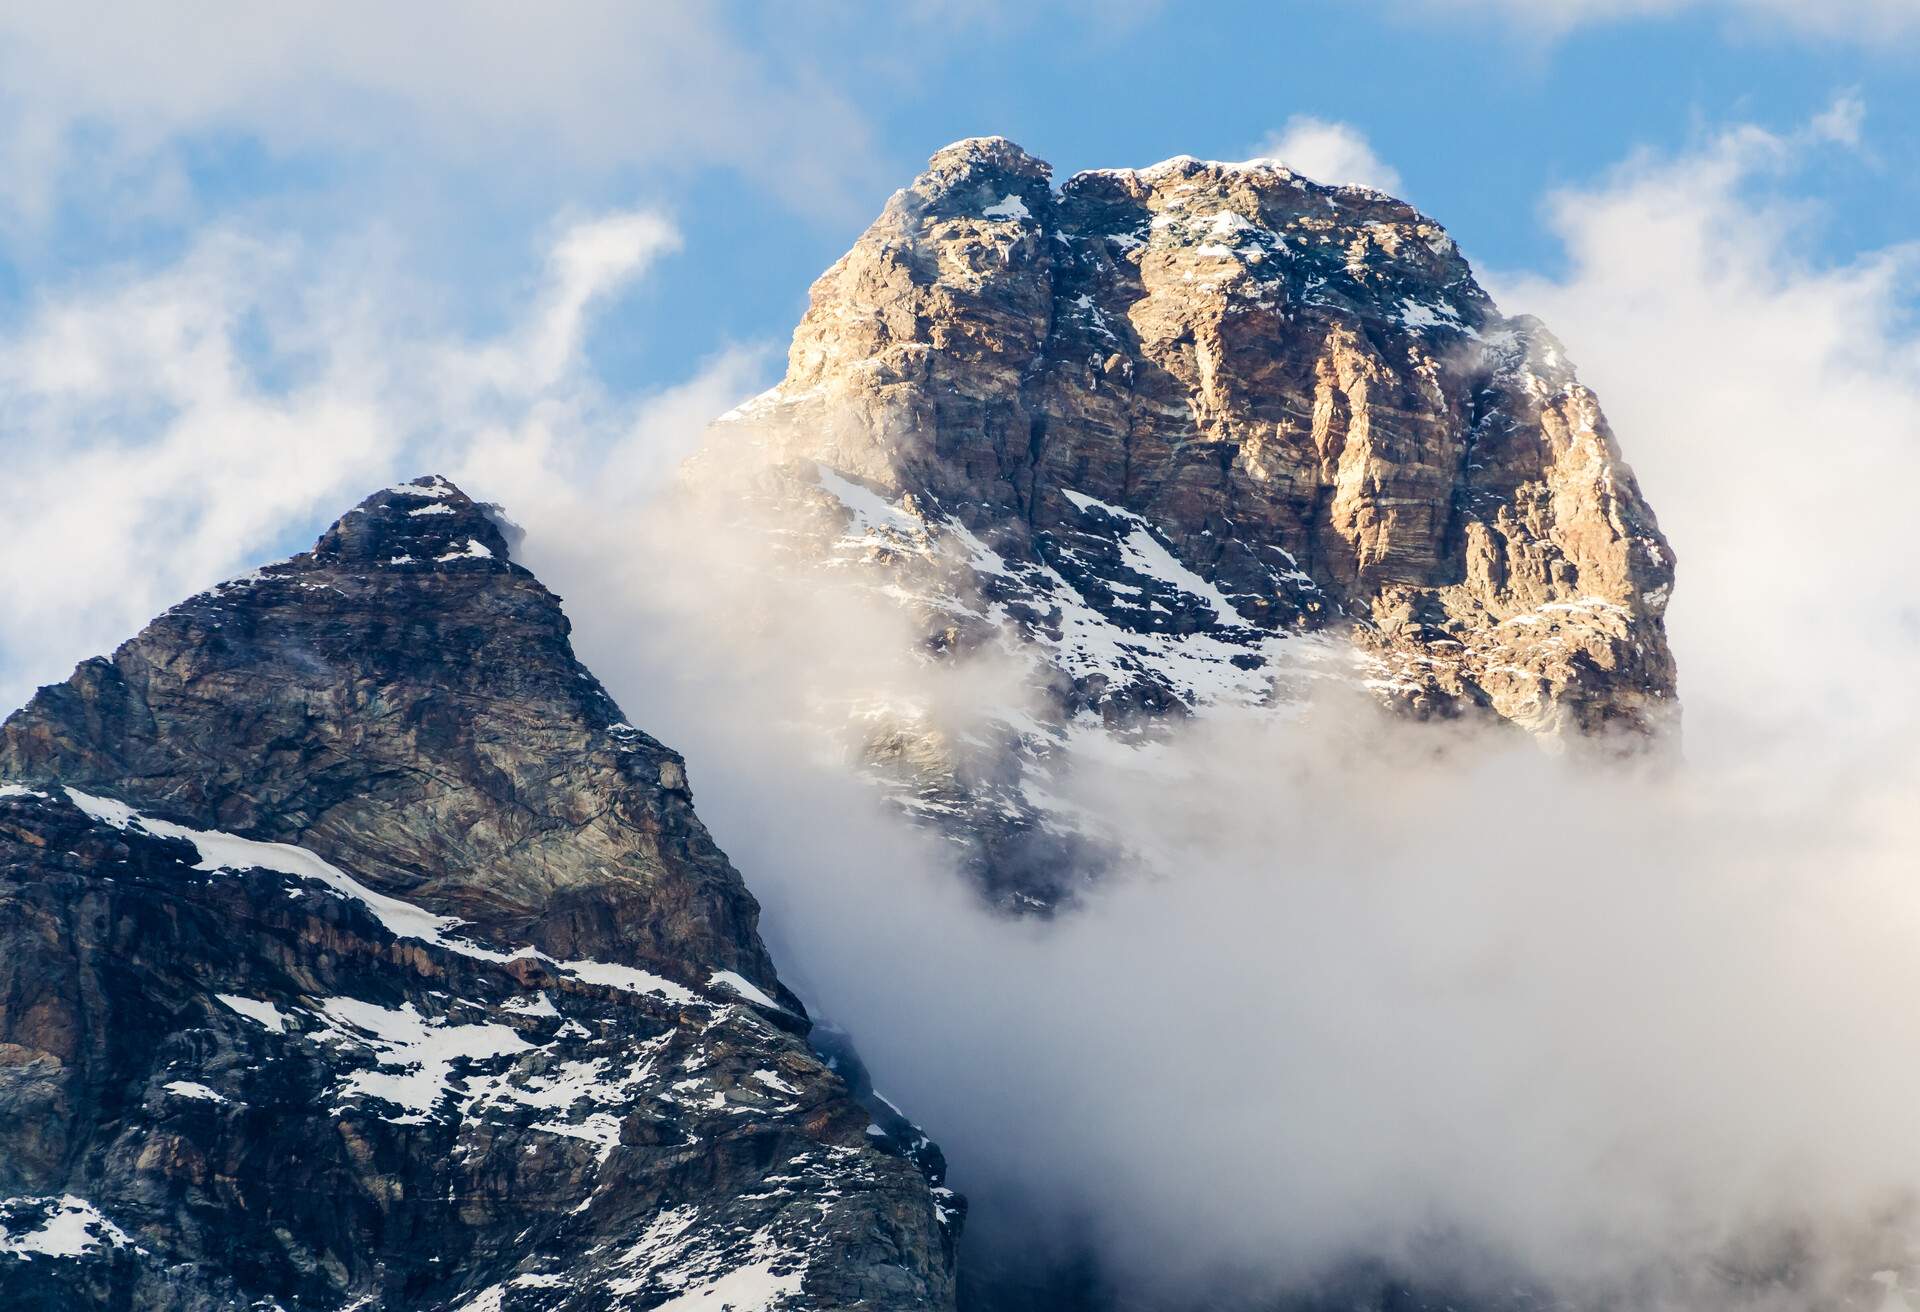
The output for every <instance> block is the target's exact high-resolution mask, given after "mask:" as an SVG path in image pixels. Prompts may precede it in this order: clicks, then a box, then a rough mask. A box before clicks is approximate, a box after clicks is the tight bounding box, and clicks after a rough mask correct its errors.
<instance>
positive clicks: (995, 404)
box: [731, 138, 1674, 736]
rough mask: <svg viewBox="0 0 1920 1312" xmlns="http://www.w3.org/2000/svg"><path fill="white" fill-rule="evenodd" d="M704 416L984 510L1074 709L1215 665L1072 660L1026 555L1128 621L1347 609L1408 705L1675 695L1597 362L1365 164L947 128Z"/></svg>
mask: <svg viewBox="0 0 1920 1312" xmlns="http://www.w3.org/2000/svg"><path fill="white" fill-rule="evenodd" d="M731 418H732V419H733V420H734V423H733V425H731V427H734V428H736V429H737V428H740V427H748V428H751V429H752V430H754V432H755V433H756V434H757V435H759V436H760V439H761V440H762V441H763V442H765V443H766V444H767V446H768V447H769V448H770V449H771V451H772V452H773V454H774V455H775V457H776V458H777V459H780V460H785V461H789V462H815V463H817V464H818V465H820V466H822V467H824V468H826V469H827V470H829V471H833V472H835V473H837V474H838V475H840V476H843V477H845V478H849V479H852V480H854V481H855V482H856V483H857V484H859V485H860V486H862V487H864V488H866V489H869V490H872V491H876V492H878V493H879V494H880V495H881V496H882V497H883V498H884V499H885V500H886V501H888V502H890V503H892V504H893V505H894V507H895V509H897V510H901V511H904V512H905V513H907V514H910V515H913V516H917V517H919V518H921V519H923V520H924V521H925V522H926V524H927V525H928V526H929V529H928V531H929V532H931V533H932V534H933V535H934V536H939V533H940V532H941V530H942V529H943V527H946V526H951V525H958V526H964V528H965V529H967V530H969V531H970V532H971V533H972V534H974V535H976V536H977V538H978V539H979V540H980V542H981V543H983V544H984V545H985V546H986V547H987V548H989V549H990V550H991V551H992V552H993V553H994V555H995V557H996V559H997V562H998V572H997V574H996V573H994V572H993V571H978V570H977V572H981V573H982V575H983V577H982V578H981V580H980V584H979V589H978V590H979V591H980V592H981V593H983V594H984V595H986V596H987V597H988V598H989V599H993V600H1000V601H1004V602H1006V603H1007V604H1008V606H1009V614H1010V616H1011V617H1012V618H1013V619H1014V620H1015V621H1016V622H1018V623H1020V624H1022V625H1023V626H1025V628H1026V629H1027V631H1028V633H1029V636H1033V635H1036V634H1037V635H1039V637H1040V639H1041V640H1042V641H1043V642H1045V643H1048V644H1050V645H1052V646H1053V647H1055V648H1060V649H1061V652H1060V658H1059V659H1058V660H1057V661H1056V663H1057V664H1059V665H1060V667H1061V668H1062V669H1063V670H1064V671H1065V673H1066V674H1067V675H1068V676H1069V677H1070V678H1071V679H1072V680H1073V681H1074V683H1075V695H1076V696H1077V698H1078V700H1079V702H1080V703H1081V704H1082V705H1084V706H1088V707H1091V708H1093V709H1097V710H1102V711H1108V710H1110V709H1111V708H1112V707H1114V706H1116V705H1117V706H1118V707H1120V709H1122V710H1123V711H1125V712H1127V713H1133V712H1135V711H1138V710H1140V709H1145V710H1147V711H1149V712H1159V711H1163V710H1165V709H1166V708H1167V706H1168V704H1170V703H1178V704H1179V705H1180V706H1181V707H1184V708H1190V707H1192V706H1194V705H1195V704H1197V703H1199V702H1204V701H1206V700H1208V698H1209V696H1210V695H1211V693H1210V691H1209V690H1208V689H1207V688H1205V687H1196V686H1193V685H1192V684H1190V683H1186V682H1183V681H1182V680H1181V679H1180V678H1179V677H1177V676H1170V675H1169V673H1168V671H1167V670H1165V669H1164V668H1159V667H1157V666H1156V665H1155V664H1154V662H1153V661H1151V660H1148V661H1146V662H1140V661H1135V660H1130V659H1128V658H1127V656H1126V655H1125V654H1123V656H1122V658H1121V659H1120V660H1119V661H1118V663H1117V664H1116V665H1114V666H1112V667H1111V668H1106V669H1102V670H1098V671H1095V670H1092V669H1090V668H1082V667H1077V666H1076V663H1075V661H1074V659H1073V656H1074V652H1073V650H1072V645H1073V644H1072V643H1071V641H1070V640H1069V639H1068V637H1067V636H1066V635H1063V629H1070V628H1071V627H1072V623H1071V616H1070V615H1063V609H1062V601H1063V597H1062V593H1061V589H1060V588H1058V587H1056V586H1054V584H1053V582H1052V581H1051V579H1050V578H1048V577H1046V576H1047V575H1052V576H1055V577H1057V578H1058V579H1059V580H1060V581H1061V582H1062V583H1064V584H1065V585H1066V590H1067V592H1068V593H1070V594H1071V595H1068V596H1066V597H1065V598H1064V601H1065V608H1066V609H1067V610H1070V609H1071V608H1072V607H1073V606H1076V605H1081V604H1084V605H1086V606H1090V607H1092V608H1093V609H1094V610H1096V611H1097V612H1098V613H1099V615H1100V617H1101V619H1102V621H1104V622H1105V623H1107V624H1108V625H1110V626H1111V627H1112V629H1113V630H1114V631H1115V633H1117V634H1118V635H1119V641H1120V642H1121V643H1122V644H1123V645H1127V644H1129V643H1131V644H1132V645H1139V642H1141V641H1144V642H1146V643H1147V644H1148V645H1152V644H1153V643H1155V642H1158V641H1159V640H1160V639H1162V638H1164V637H1166V636H1168V635H1171V636H1172V637H1174V638H1186V637H1188V636H1190V635H1196V634H1197V635H1201V636H1203V637H1205V638H1208V639H1209V640H1211V641H1214V642H1220V643H1224V644H1226V645H1227V646H1229V647H1239V648H1241V649H1242V651H1241V652H1240V653H1238V654H1239V655H1240V657H1241V659H1239V660H1238V661H1237V662H1235V663H1236V665H1237V666H1239V667H1242V668H1246V669H1259V668H1262V667H1267V666H1270V665H1271V663H1272V660H1271V649H1270V645H1269V644H1268V642H1267V640H1268V639H1269V638H1270V637H1271V636H1272V635H1276V634H1287V633H1303V632H1306V633H1311V632H1333V633H1338V634H1341V635H1342V636H1347V637H1351V638H1352V639H1353V640H1354V642H1355V644H1356V646H1357V648H1358V650H1359V651H1360V652H1361V653H1362V654H1363V657H1364V659H1365V661H1366V662H1367V664H1368V670H1367V674H1368V677H1369V678H1370V679H1371V681H1372V683H1373V684H1374V686H1375V687H1376V688H1377V689H1378V690H1379V691H1380V692H1381V693H1382V694H1383V695H1385V696H1387V697H1388V698H1389V699H1391V700H1393V701H1395V702H1397V703H1399V704H1401V705H1402V706H1404V707H1406V708H1408V709H1411V710H1413V711H1414V712H1416V713H1419V714H1447V715H1450V714H1457V713H1460V712H1461V711H1463V710H1465V709H1468V708H1484V709H1485V710H1487V711H1490V712H1491V713H1492V714H1494V715H1495V716H1497V717H1500V718H1503V719H1506V720H1509V721H1512V722H1514V723H1516V724H1518V725H1520V726H1522V727H1524V728H1527V729H1530V730H1535V731H1540V732H1546V733H1552V734H1556V735H1562V736H1575V735H1583V734H1599V733H1602V732H1612V731H1616V730H1624V731H1627V732H1629V733H1631V734H1647V733H1656V732H1659V731H1660V730H1662V729H1664V728H1666V727H1667V726H1668V722H1669V721H1670V719H1671V718H1672V715H1673V706H1674V702H1673V695H1674V668H1673V662H1672V659H1671V656H1670V655H1669V653H1668V649H1667V644H1666V637H1665V632H1664V627H1663V624H1662V618H1661V617H1662V614H1663V612H1664V609H1665V605H1666V601H1667V598H1668V595H1669V592H1670V589H1671V586H1672V581H1673V557H1672V553H1671V552H1670V550H1669V549H1668V547H1667V545H1666V543H1665V541H1664V539H1663V538H1662V537H1661V535H1660V532H1659V529H1658V527H1657V525H1656V523H1655V520H1654V516H1653V513H1652V511H1651V510H1650V509H1649V508H1648V506H1647V505H1646V503H1645V501H1644V500H1643V498H1642V497H1641V495H1640V491H1639V488H1638V486H1637V485H1636V483H1635V481H1634V478H1633V475H1632V472H1631V471H1630V470H1629V469H1628V467H1627V466H1626V464H1625V462H1624V460H1623V459H1622V458H1621V455H1620V451H1619V448H1618V446H1617V445H1616V443H1615V441H1614V439H1613V435H1612V433H1611V431H1610V430H1609V429H1608V427H1607V424H1606V421H1605V418H1604V417H1603V416H1602V414H1601V412H1600V408H1599V405H1598V403H1597V402H1596V400H1595V398H1594V396H1593V394H1592V393H1591V392H1590V391H1589V390H1588V389H1587V388H1585V387H1584V386H1582V385H1581V384H1580V383H1579V382H1578V381H1577V380H1576V379H1575V377H1574V375H1573V372H1572V370H1571V368H1570V367H1569V366H1568V365H1567V363H1566V362H1565V360H1564V358H1563V356H1562V354H1561V351H1560V348H1559V345H1558V344H1557V343H1556V342H1555V341H1554V339H1553V338H1552V337H1551V336H1550V335H1549V334H1548V333H1547V332H1546V330H1545V329H1544V328H1543V327H1542V326H1541V325H1540V324H1539V323H1538V322H1536V321H1534V320H1532V319H1529V318H1525V317H1518V318H1505V317H1503V316H1502V315H1501V314H1500V313H1499V312H1498V311H1497V310H1496V309H1495V307H1494V305H1493V303H1492V301H1491V300H1490V299H1489V298H1488V296H1487V295H1486V293H1485V292H1484V291H1482V290H1481V288H1480V287H1479V285H1478V284H1477V283H1476V282H1475V281H1474V278H1473V275H1472V271H1471V270H1470V269H1469V268H1468V266H1467V263H1466V261H1465V260H1464V259H1463V258H1462V257H1461V255H1460V253H1459V250H1458V248H1457V247H1456V246H1455V245H1454V243H1453V241H1452V240H1451V239H1450V238H1449V237H1448V236H1447V235H1446V233H1445V232H1443V231H1442V230H1441V229H1440V228H1439V227H1438V226H1437V225H1435V224H1434V223H1433V222H1432V221H1430V220H1428V219H1426V218H1425V217H1423V216H1422V215H1420V214H1419V213H1417V212H1416V211H1414V210H1413V209H1412V208H1410V207H1409V206H1407V205H1405V204H1403V203H1401V202H1399V201H1396V200H1393V199H1391V198H1389V197H1387V196H1384V195H1381V194H1379V193H1377V192H1374V191H1370V190H1367V189H1364V188H1356V187H1326V186H1321V185H1318V184H1315V183H1313V182H1310V181H1309V180H1307V179H1305V178H1302V177H1299V176H1297V175H1295V174H1293V173H1291V172H1290V171H1288V170H1287V169H1285V168H1284V167H1282V166H1279V165H1277V164H1273V163H1269V162H1255V163H1251V164H1240V165H1223V164H1213V163H1205V162H1201V161H1198V160H1192V159H1185V158H1182V159H1177V160H1172V161H1169V162H1167V163H1165V164H1161V165H1158V166H1156V167H1154V168H1150V169H1143V170H1132V169H1120V170H1102V171H1096V172H1089V173H1082V174H1079V175H1076V176H1075V177H1073V178H1070V179H1068V180H1067V182H1066V183H1065V184H1064V185H1063V186H1062V187H1061V188H1060V189H1059V190H1058V191H1057V192H1056V191H1054V190H1053V189H1052V188H1051V186H1050V169H1049V167H1048V166H1047V165H1046V164H1044V163H1042V162H1040V161H1038V160H1036V159H1034V158H1032V157H1031V156H1029V155H1027V154H1026V153H1024V152H1023V151H1021V150H1020V149H1019V148H1018V147H1017V146H1015V145H1013V144H1012V143H1011V142H1008V141H1005V140H1003V139H1000V138H986V139H976V140H971V141H965V142H961V143H959V144H957V145H954V146H951V147H949V148H947V149H946V150H943V151H941V152H940V153H939V154H938V155H936V156H934V158H933V160H932V162H931V164H930V165H929V168H928V171H927V172H926V173H925V174H923V175H922V176H921V177H920V178H919V179H918V180H916V181H915V182H914V184H913V185H912V186H911V187H909V188H908V189H906V190H904V191H901V192H899V193H896V195H895V196H894V198H893V199H892V200H891V201H890V202H889V204H888V206H887V208H886V210H885V212H884V213H883V214H882V215H881V216H880V218H879V219H878V220H877V221H876V222H875V223H874V224H873V226H872V227H871V228H869V229H868V231H867V232H866V234H865V235H864V236H862V237H861V239H860V240H859V242H858V243H857V244H856V245H855V246H854V248H853V250H852V251H850V252H849V253H848V254H847V255H846V256H845V257H844V258H843V259H841V260H840V262H839V263H837V264H836V265H835V266H834V267H833V268H832V269H830V270H829V271H828V272H827V273H826V274H825V275H824V276H823V277H822V278H821V279H820V280H819V281H818V282H817V283H816V284H815V286H814V289H813V297H812V306H811V308H810V309H809V310H808V312H807V315H806V317H805V319H804V320H803V321H802V323H801V324H800V327H799V329H798V330H797V332H796V333H795V335H794V340H793V347H792V352H791V356H790V359H789V366H788V371H787V376H786V378H785V380H784V381H783V382H782V383H781V384H780V385H779V387H777V388H776V389H774V390H773V391H772V392H770V393H768V394H767V395H766V396H764V397H762V398H759V399H757V400H756V401H755V402H753V403H751V404H750V405H749V406H747V407H743V409H742V410H741V411H740V412H736V414H735V415H734V416H731ZM965 551H966V552H971V553H972V554H973V556H974V557H975V560H974V564H975V566H976V569H977V567H978V565H979V561H980V557H979V553H978V552H977V551H975V550H974V548H973V547H972V546H970V545H969V546H967V547H966V548H965ZM1142 555H1144V556H1148V557H1155V558H1156V559H1157V558H1158V557H1159V556H1162V555H1164V556H1165V557H1168V558H1170V562H1169V561H1159V562H1158V564H1160V565H1165V566H1166V567H1165V568H1150V569H1143V568H1140V567H1139V566H1140V561H1139V560H1137V559H1134V558H1135V557H1139V556H1142ZM1186 576H1191V578H1192V579H1193V580H1196V581H1197V586H1190V585H1189V583H1188V581H1187V577H1186ZM1169 582H1170V583H1171V584H1172V587H1171V588H1168V587H1165V586H1158V585H1164V584H1167V583H1169ZM1156 593H1158V594H1159V595H1155V594H1156ZM1182 598H1184V599H1182ZM1063 619H1064V621H1065V622H1064V623H1063ZM1217 659H1218V660H1231V659H1232V657H1231V656H1222V657H1219V658H1217ZM1215 663H1217V660H1216V661H1215ZM1082 664H1083V665H1084V664H1085V663H1084V662H1083V663H1082ZM1096 677H1097V682H1095V681H1092V680H1094V679H1095V678H1096Z"/></svg>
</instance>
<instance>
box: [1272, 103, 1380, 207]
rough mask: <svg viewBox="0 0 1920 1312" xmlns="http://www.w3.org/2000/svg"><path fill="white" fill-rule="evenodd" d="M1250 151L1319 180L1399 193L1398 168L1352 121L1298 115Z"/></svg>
mask: <svg viewBox="0 0 1920 1312" xmlns="http://www.w3.org/2000/svg"><path fill="white" fill-rule="evenodd" d="M1251 154H1252V155H1253V156H1254V157H1255V158H1259V159H1276V160H1279V161H1280V162H1281V163H1282V164H1285V165H1286V166H1287V167H1289V168H1291V169H1293V170H1295V171H1296V172H1299V173H1304V174H1306V175H1307V176H1308V177H1310V178H1312V179H1313V180H1314V181H1316V182H1325V183H1337V184H1343V185H1347V186H1357V187H1372V188H1374V189H1375V190H1377V191H1385V192H1389V193H1392V194H1395V195H1397V194H1399V190H1400V174H1399V171H1398V170H1396V169H1395V168H1394V167H1393V166H1392V165H1390V164H1388V163H1387V162H1386V161H1385V160H1383V159H1381V158H1380V157H1379V156H1378V155H1376V154H1374V153H1373V146H1372V145H1371V144H1370V143H1369V142H1368V141H1367V137H1366V134H1365V133H1363V132H1361V131H1360V130H1359V129H1358V128H1356V127H1354V126H1353V125H1352V124H1351V123H1338V122H1333V121H1331V120H1328V119H1323V118H1315V117H1313V116H1312V115H1311V114H1295V115H1294V116H1293V117H1291V118H1289V119H1288V120H1287V122H1286V126H1285V127H1283V128H1281V129H1280V130H1279V131H1277V132H1269V133H1268V134H1267V135H1266V137H1265V138H1264V139H1263V140H1262V141H1261V142H1260V144H1259V145H1257V146H1255V147H1254V148H1253V150H1252V152H1251Z"/></svg>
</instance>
